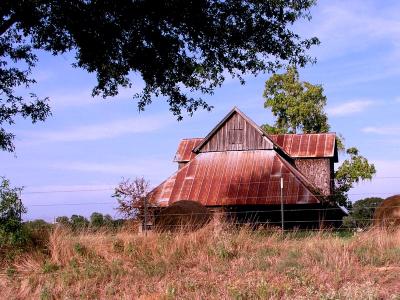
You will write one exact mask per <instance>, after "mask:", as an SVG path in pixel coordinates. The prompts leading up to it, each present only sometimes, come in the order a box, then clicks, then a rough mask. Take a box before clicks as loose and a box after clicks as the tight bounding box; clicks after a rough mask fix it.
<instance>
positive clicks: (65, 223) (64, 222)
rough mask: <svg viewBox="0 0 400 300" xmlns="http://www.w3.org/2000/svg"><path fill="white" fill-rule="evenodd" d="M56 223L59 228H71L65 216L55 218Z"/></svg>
mask: <svg viewBox="0 0 400 300" xmlns="http://www.w3.org/2000/svg"><path fill="white" fill-rule="evenodd" d="M56 223H57V224H60V225H61V226H67V227H68V226H71V222H70V220H69V218H68V217H67V216H60V217H57V218H56Z"/></svg>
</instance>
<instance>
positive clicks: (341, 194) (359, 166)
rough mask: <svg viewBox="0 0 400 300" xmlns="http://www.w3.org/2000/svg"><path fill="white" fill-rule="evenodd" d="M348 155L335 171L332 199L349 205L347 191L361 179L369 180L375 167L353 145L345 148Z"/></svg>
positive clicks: (374, 171)
mask: <svg viewBox="0 0 400 300" xmlns="http://www.w3.org/2000/svg"><path fill="white" fill-rule="evenodd" d="M346 154H347V155H348V156H349V157H348V158H347V159H345V160H344V161H343V163H342V164H341V165H340V166H339V168H338V169H337V170H336V171H335V195H334V199H335V201H337V202H338V203H339V204H341V205H345V206H349V205H351V204H350V203H349V199H348V194H347V193H348V192H349V191H350V189H351V188H353V186H354V184H356V183H358V182H360V181H362V180H371V179H372V177H373V176H374V174H375V173H376V169H375V166H374V164H371V163H369V162H368V160H367V159H366V158H365V157H364V156H362V155H360V154H359V153H358V149H357V148H355V147H352V148H349V149H347V150H346Z"/></svg>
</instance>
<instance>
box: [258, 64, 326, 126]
mask: <svg viewBox="0 0 400 300" xmlns="http://www.w3.org/2000/svg"><path fill="white" fill-rule="evenodd" d="M323 92H324V90H323V88H322V86H321V85H313V84H311V83H309V82H305V81H300V80H299V72H298V71H297V69H296V67H294V66H290V67H289V68H287V71H286V73H284V74H274V75H272V76H271V77H270V78H269V79H268V80H267V81H266V82H265V90H264V99H265V103H264V107H265V108H269V109H271V111H272V114H273V115H274V116H275V117H276V121H275V124H274V125H273V126H270V125H268V124H265V125H263V128H264V130H265V131H266V132H268V133H271V134H274V133H298V132H304V133H316V132H328V131H329V129H330V126H329V124H328V117H327V115H326V113H325V111H324V108H325V105H326V97H325V95H324V93H323Z"/></svg>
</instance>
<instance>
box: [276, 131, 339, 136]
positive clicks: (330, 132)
mask: <svg viewBox="0 0 400 300" xmlns="http://www.w3.org/2000/svg"><path fill="white" fill-rule="evenodd" d="M311 134H335V135H336V132H335V131H329V132H312V133H270V134H268V135H311Z"/></svg>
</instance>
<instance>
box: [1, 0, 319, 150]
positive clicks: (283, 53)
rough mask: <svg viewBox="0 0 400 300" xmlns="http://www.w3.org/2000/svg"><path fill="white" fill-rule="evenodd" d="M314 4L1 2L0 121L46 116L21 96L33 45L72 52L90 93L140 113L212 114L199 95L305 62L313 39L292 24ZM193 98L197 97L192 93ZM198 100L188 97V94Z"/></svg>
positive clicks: (7, 145) (297, 0)
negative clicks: (159, 103) (135, 88)
mask: <svg viewBox="0 0 400 300" xmlns="http://www.w3.org/2000/svg"><path fill="white" fill-rule="evenodd" d="M314 2H315V0H279V1H255V0H240V1H237V0H228V1H226V0H200V1H181V0H169V1H157V2H154V1H150V0H142V1H132V0H120V1H94V0H73V1H72V0H61V1H60V0H21V1H14V0H4V1H2V4H1V8H0V18H1V19H0V125H2V124H12V123H13V122H14V121H15V117H16V116H22V117H24V118H30V119H31V120H32V121H33V122H36V121H43V120H45V119H46V118H47V117H48V116H49V114H50V109H49V105H48V102H47V99H46V98H39V97H37V96H36V95H34V94H31V95H30V96H29V97H28V99H27V98H26V97H23V96H19V95H17V93H16V89H18V88H19V87H26V88H28V91H29V87H30V85H31V84H33V83H35V81H34V78H31V76H30V74H31V69H32V68H33V67H35V64H36V62H37V59H38V57H37V55H36V52H35V50H36V49H41V50H44V51H48V52H50V53H52V54H53V55H58V54H62V53H66V52H71V53H73V54H74V55H75V62H74V64H73V65H74V66H75V67H79V68H83V69H84V70H87V71H88V72H90V73H95V75H96V77H97V85H96V86H95V87H94V88H93V93H92V94H93V95H100V96H102V97H109V96H115V95H117V94H118V91H119V89H120V88H121V87H127V88H129V87H132V85H135V84H136V83H137V82H132V79H133V78H136V77H134V76H133V74H137V75H139V77H141V79H143V81H144V83H145V86H144V88H143V90H142V91H141V92H140V93H137V94H135V95H132V96H133V97H135V98H136V99H137V101H138V108H139V110H143V109H144V108H145V107H146V106H147V105H148V104H150V103H151V102H152V100H153V99H154V97H155V96H164V97H165V99H166V101H167V102H168V104H169V108H170V110H171V111H172V113H173V114H174V115H175V116H177V118H178V119H181V118H182V114H183V113H184V112H186V113H188V114H189V115H191V114H192V113H193V112H194V111H195V110H196V109H198V108H200V107H201V108H204V109H211V106H209V104H207V103H206V102H205V101H204V100H203V99H202V98H201V94H210V93H213V91H214V89H215V88H216V87H218V86H220V85H221V84H222V83H223V81H224V79H225V77H226V76H232V77H238V78H239V79H240V80H241V82H244V80H243V75H244V74H246V73H251V74H257V73H259V72H269V71H274V70H276V69H277V68H279V67H282V65H284V64H285V63H295V64H297V65H300V66H303V65H305V64H306V63H307V62H309V61H311V60H312V59H311V58H310V57H309V56H308V55H307V53H306V51H307V49H309V48H310V47H311V46H312V45H315V44H318V43H319V41H318V39H317V38H315V37H312V38H308V39H303V38H302V37H300V36H299V34H298V33H296V32H295V31H294V27H293V26H292V25H293V24H294V23H295V22H296V21H298V20H299V19H309V18H310V14H309V9H310V8H311V7H312V5H314ZM198 94H200V96H198ZM195 95H196V96H195ZM13 137H14V136H13V134H12V133H10V132H7V131H6V130H5V129H4V128H3V127H0V148H1V149H3V150H7V151H13V150H14V145H13V143H12V141H13Z"/></svg>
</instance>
